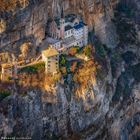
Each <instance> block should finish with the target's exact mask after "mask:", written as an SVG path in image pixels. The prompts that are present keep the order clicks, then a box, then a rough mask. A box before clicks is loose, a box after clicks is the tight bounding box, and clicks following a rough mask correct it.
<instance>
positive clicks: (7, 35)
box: [0, 1, 47, 53]
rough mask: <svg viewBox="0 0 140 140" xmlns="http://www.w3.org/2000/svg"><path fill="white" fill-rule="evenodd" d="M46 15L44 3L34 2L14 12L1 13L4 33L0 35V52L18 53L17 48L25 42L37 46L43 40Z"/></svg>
mask: <svg viewBox="0 0 140 140" xmlns="http://www.w3.org/2000/svg"><path fill="white" fill-rule="evenodd" d="M46 13H47V9H46V3H45V2H44V1H42V2H36V1H34V2H33V3H30V4H29V5H28V7H26V8H24V9H19V10H18V11H15V12H8V13H1V17H2V20H3V21H5V22H6V29H5V32H3V33H2V34H0V49H1V51H5V50H8V51H11V52H15V51H16V52H17V53H18V52H19V46H20V45H21V44H22V43H24V42H26V41H31V42H32V43H33V44H34V46H38V45H39V44H40V43H41V41H42V40H43V39H44V38H45V24H46V22H47V14H46Z"/></svg>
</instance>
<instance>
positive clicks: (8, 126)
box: [0, 0, 140, 140]
mask: <svg viewBox="0 0 140 140" xmlns="http://www.w3.org/2000/svg"><path fill="white" fill-rule="evenodd" d="M62 2H63V3H64V9H65V12H66V13H73V12H74V13H79V14H81V15H82V16H83V17H84V19H85V21H87V23H88V25H89V28H90V31H91V32H90V36H89V40H90V42H91V43H93V45H94V46H95V50H96V57H95V59H96V60H97V61H98V63H99V64H100V65H101V66H102V69H101V70H100V71H98V73H97V77H96V84H88V85H87V91H86V92H84V93H81V96H80V97H77V96H76V95H75V94H74V92H73V90H72V87H73V83H72V82H71V81H70V82H69V84H62V83H57V84H56V85H55V88H54V89H55V90H54V92H53V93H50V92H45V91H42V90H41V89H35V88H34V89H32V88H31V89H29V90H28V91H27V93H26V94H22V93H21V91H18V87H16V86H14V88H13V95H11V96H9V97H7V98H5V99H4V100H3V101H1V102H0V128H1V129H0V135H1V136H3V135H14V136H15V135H16V136H24V137H25V136H28V137H32V139H34V140H39V139H52V140H54V139H58V138H60V137H70V138H69V139H76V140H77V139H83V140H92V139H110V140H112V139H115V140H118V139H121V140H123V139H130V140H131V139H134V140H135V139H136V140H137V139H139V138H140V135H139V134H140V128H139V125H140V80H139V79H140V77H139V76H140V62H139V60H140V48H139V44H140V43H139V41H140V38H139V34H140V33H139V29H140V28H139V25H140V24H139V23H140V20H139V10H140V3H139V1H138V0H135V1H132V0H122V1H120V2H119V4H117V1H116V0H112V1H108V0H88V1H87V0H82V1H81V0H63V1H61V0H54V1H49V0H48V1H47V2H43V1H42V2H38V3H34V5H33V6H31V5H29V6H28V7H27V8H25V9H24V11H20V12H19V13H17V14H15V17H13V18H12V19H10V21H9V22H10V23H11V24H10V23H8V21H7V20H6V21H7V25H8V26H7V30H6V31H5V32H3V33H2V34H1V46H0V47H1V50H2V51H4V50H8V51H9V50H11V51H13V50H14V49H15V50H16V51H17V48H18V44H20V43H22V41H23V42H24V41H25V40H26V39H27V40H28V39H30V40H31V41H33V43H34V44H35V46H37V45H38V44H39V42H40V40H39V38H40V37H41V39H43V38H44V37H45V23H46V22H47V20H46V19H47V17H48V16H52V14H53V15H55V16H57V15H58V14H60V11H61V10H60V9H61V5H62ZM30 6H31V7H30ZM52 9H55V10H52ZM42 10H43V11H42ZM23 13H24V14H23ZM46 13H47V14H46ZM18 16H19V18H18ZM4 17H5V16H4ZM21 17H22V18H21ZM15 19H16V20H17V19H18V22H17V23H16V24H15V21H16V20H15ZM12 20H13V22H11V21H12ZM21 20H22V21H21ZM11 25H12V26H11ZM22 27H23V30H21V29H22ZM41 29H42V30H41ZM19 30H20V31H19ZM93 31H94V32H93ZM12 33H15V34H16V35H17V36H18V35H19V34H20V36H18V37H17V38H16V39H15V37H16V35H15V34H12ZM94 33H95V34H94ZM10 34H12V37H13V38H14V39H12V40H11V37H9V36H10ZM95 35H96V36H95ZM8 37H9V38H8ZM38 37H39V38H38ZM4 38H6V39H4ZM3 41H5V43H3ZM99 42H101V43H99ZM5 46H6V47H5ZM115 47H116V48H115ZM110 48H112V49H110ZM101 50H103V51H104V53H105V55H103V52H102V51H101ZM65 139H66V138H65Z"/></svg>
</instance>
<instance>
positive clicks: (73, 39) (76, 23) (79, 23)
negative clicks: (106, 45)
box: [48, 9, 88, 51]
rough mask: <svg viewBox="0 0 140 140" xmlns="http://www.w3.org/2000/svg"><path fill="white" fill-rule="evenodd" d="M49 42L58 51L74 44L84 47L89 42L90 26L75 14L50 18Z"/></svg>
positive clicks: (62, 13)
mask: <svg viewBox="0 0 140 140" xmlns="http://www.w3.org/2000/svg"><path fill="white" fill-rule="evenodd" d="M48 30H49V37H48V38H49V42H48V43H49V44H51V45H52V46H53V47H55V48H56V49H57V50H58V51H60V50H62V48H63V49H64V50H66V49H68V48H69V47H72V46H79V47H82V46H84V45H87V43H88V26H87V25H86V24H85V23H84V22H83V20H82V19H81V18H80V17H78V16H77V15H75V14H69V15H66V16H64V12H63V9H62V12H61V17H60V18H59V17H57V18H54V19H51V20H49V28H48Z"/></svg>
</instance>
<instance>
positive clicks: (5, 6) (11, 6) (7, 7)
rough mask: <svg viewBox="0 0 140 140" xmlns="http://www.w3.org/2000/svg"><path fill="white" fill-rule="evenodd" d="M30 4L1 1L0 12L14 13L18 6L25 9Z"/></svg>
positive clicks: (20, 0) (9, 0) (7, 0)
mask: <svg viewBox="0 0 140 140" xmlns="http://www.w3.org/2000/svg"><path fill="white" fill-rule="evenodd" d="M28 4H29V1H28V0H1V1H0V12H4V11H7V12H8V11H13V10H15V8H16V7H17V6H19V7H21V8H25V7H26V6H27V5H28Z"/></svg>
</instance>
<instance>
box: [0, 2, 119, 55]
mask: <svg viewBox="0 0 140 140" xmlns="http://www.w3.org/2000/svg"><path fill="white" fill-rule="evenodd" d="M115 3H116V1H113V0H112V1H108V0H106V1H91V0H88V1H87V0H82V1H80V0H79V1H78V0H77V1H75V0H65V1H61V0H53V1H49V0H48V1H44V0H43V1H37V0H35V1H32V0H30V1H29V4H28V5H27V6H26V7H25V8H24V9H23V8H22V9H16V10H15V11H8V12H1V21H2V22H4V24H3V25H4V29H0V30H1V34H0V49H1V51H4V50H8V51H11V52H15V53H19V46H20V45H21V44H23V43H24V42H27V41H31V42H32V43H33V44H34V49H35V48H36V47H37V46H39V44H40V43H41V42H42V40H43V39H44V38H45V27H46V22H47V18H48V16H51V17H52V16H60V12H61V9H62V6H63V7H64V9H65V14H67V13H77V14H80V15H82V16H83V18H84V20H85V21H86V23H88V25H89V29H90V30H91V31H92V30H95V33H96V35H97V36H98V37H99V38H100V40H101V41H102V42H103V44H106V45H107V46H108V47H115V46H116V42H117V36H116V29H115V27H114V25H113V23H112V22H111V18H112V17H113V12H112V10H113V6H114V5H115Z"/></svg>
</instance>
